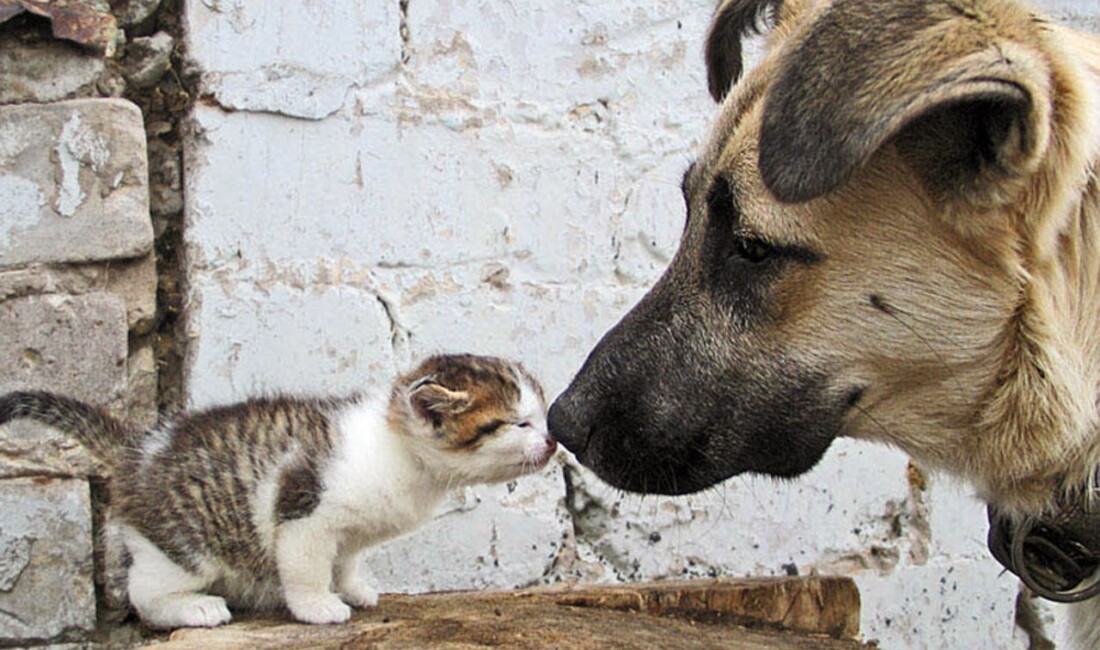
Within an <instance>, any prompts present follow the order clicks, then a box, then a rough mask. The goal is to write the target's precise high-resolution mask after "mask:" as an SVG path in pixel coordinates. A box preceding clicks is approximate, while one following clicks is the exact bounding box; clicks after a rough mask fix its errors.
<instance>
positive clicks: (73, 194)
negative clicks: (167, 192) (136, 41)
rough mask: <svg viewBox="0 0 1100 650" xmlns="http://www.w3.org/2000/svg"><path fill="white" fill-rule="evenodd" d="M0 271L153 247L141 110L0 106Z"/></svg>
mask: <svg viewBox="0 0 1100 650" xmlns="http://www.w3.org/2000/svg"><path fill="white" fill-rule="evenodd" d="M0 214H3V215H4V220H3V221H2V222H0V266H13V265H18V264H29V263H59V262H66V263H68V262H88V261H94V260H107V259H117V258H132V257H140V256H143V255H146V254H147V253H149V252H150V251H152V248H153V227H152V223H151V220H150V218H149V192H148V166H147V163H146V151H145V127H144V124H143V121H142V117H141V111H140V110H139V109H138V108H137V107H136V106H135V105H133V104H131V103H130V102H127V101H124V100H119V99H79V100H72V101H66V102H58V103H55V104H17V105H13V106H0Z"/></svg>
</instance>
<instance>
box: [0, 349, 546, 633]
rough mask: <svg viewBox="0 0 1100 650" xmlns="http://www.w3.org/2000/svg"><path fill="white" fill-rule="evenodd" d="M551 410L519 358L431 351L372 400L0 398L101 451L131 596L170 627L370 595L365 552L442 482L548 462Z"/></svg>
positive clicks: (321, 607) (415, 521)
mask: <svg viewBox="0 0 1100 650" xmlns="http://www.w3.org/2000/svg"><path fill="white" fill-rule="evenodd" d="M545 408H546V404H545V397H544V396H543V393H542V389H541V387H540V386H539V383H538V382H537V381H536V380H535V378H534V377H533V376H531V374H530V373H528V372H527V371H526V370H525V369H524V368H523V367H522V366H521V365H519V364H516V363H512V362H509V361H506V360H503V359H498V358H494V357H478V356H472V355H440V356H435V357H431V358H429V359H427V360H425V361H424V362H423V363H422V364H421V365H420V366H419V367H418V368H416V369H415V370H413V371H412V372H410V373H407V374H405V375H403V376H402V377H400V378H398V379H397V381H396V382H395V383H394V385H393V387H392V389H391V390H389V391H387V392H385V393H383V394H381V395H379V396H377V397H376V398H374V399H367V398H363V397H361V396H351V397H346V398H329V399H310V398H298V397H286V396H280V397H264V398H255V399H251V400H248V401H245V402H241V403H238V404H233V405H229V406H222V407H216V408H211V409H208V410H204V411H200V412H196V413H193V414H190V415H187V416H183V417H181V418H178V419H177V420H175V421H173V422H171V423H168V424H166V425H163V426H161V427H159V428H157V429H154V430H153V431H150V432H148V433H145V432H143V431H141V430H140V429H137V428H134V427H130V426H128V425H126V424H124V423H122V422H119V421H118V420H115V419H114V418H112V417H111V416H110V415H108V414H107V413H106V411H104V410H102V409H97V408H94V407H91V406H89V405H86V404H84V403H81V402H78V401H76V400H72V399H69V398H67V397H62V396H59V395H55V394H52V393H45V392H19V393H11V394H8V395H5V396H4V397H0V424H4V423H6V422H8V421H10V420H13V419H16V418H29V419H33V420H37V421H40V422H43V423H46V424H48V425H51V426H53V427H56V428H58V429H61V430H63V431H66V432H69V433H71V434H72V435H74V436H75V437H77V438H78V439H79V440H80V441H81V442H82V443H83V444H84V445H86V446H87V447H88V448H89V450H90V451H91V452H92V453H94V454H96V455H97V456H99V457H100V458H102V459H103V460H104V461H106V462H107V463H108V465H109V466H110V467H111V468H112V475H113V478H112V487H111V495H112V497H111V498H112V511H113V513H114V514H113V517H114V519H115V522H116V523H118V524H120V525H122V526H123V528H124V533H125V539H126V545H127V549H128V550H129V552H130V554H131V556H132V557H133V565H132V567H131V569H130V576H129V590H130V600H131V602H132V604H133V605H134V607H135V609H136V610H137V612H138V614H139V615H140V616H141V617H142V619H143V620H144V621H145V622H146V623H147V624H149V625H151V626H154V627H164V628H171V627H180V626H212V625H219V624H222V623H225V622H227V621H229V619H230V613H229V609H228V607H227V604H226V601H227V600H228V602H229V604H231V605H233V606H243V607H252V608H264V607H271V606H277V605H279V604H283V603H285V604H286V605H287V606H288V607H289V609H290V611H291V613H292V615H293V616H294V617H295V618H297V619H299V620H302V621H306V622H310V623H337V622H342V621H345V620H347V618H348V617H349V616H350V611H351V610H350V608H349V607H348V605H351V606H356V607H366V606H371V605H374V604H375V603H376V602H377V599H378V596H377V594H376V593H375V592H374V591H373V590H372V589H371V588H370V587H369V585H366V584H364V583H363V582H362V581H361V580H360V579H359V576H358V575H357V571H356V567H357V566H358V564H357V558H358V555H359V551H360V550H362V549H363V548H365V547H367V546H370V545H373V544H376V543H378V542H380V541H382V540H385V539H388V538H390V537H393V536H395V535H399V534H401V533H404V532H407V531H409V530H411V529H412V528H414V527H416V526H417V525H419V524H420V523H422V522H423V521H425V520H426V519H427V518H428V517H430V516H431V514H432V512H433V511H434V508H435V506H436V505H437V504H438V503H439V501H440V500H441V499H442V497H443V496H444V494H445V493H446V491H447V490H448V489H449V488H451V487H456V486H461V485H470V484H475V483H488V482H498V481H505V480H510V479H512V478H515V477H517V476H520V475H522V474H525V473H528V472H531V471H534V470H537V469H539V468H541V467H543V466H544V465H545V464H546V463H547V462H548V461H549V459H550V457H551V456H552V455H553V453H554V450H555V447H556V445H555V443H554V442H553V440H551V439H550V437H549V436H548V435H547V433H546V420H545V415H544V414H545ZM333 585H335V587H336V591H335V592H334V591H333Z"/></svg>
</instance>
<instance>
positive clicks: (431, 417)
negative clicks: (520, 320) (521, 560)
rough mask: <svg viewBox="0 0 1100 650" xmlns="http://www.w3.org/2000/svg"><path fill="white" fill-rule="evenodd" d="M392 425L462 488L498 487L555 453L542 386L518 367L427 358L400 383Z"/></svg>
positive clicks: (461, 357)
mask: <svg viewBox="0 0 1100 650" xmlns="http://www.w3.org/2000/svg"><path fill="white" fill-rule="evenodd" d="M390 419H391V422H393V423H394V424H397V425H399V426H400V428H402V429H404V430H405V431H407V432H408V433H409V434H410V435H412V436H413V437H415V438H416V439H417V440H419V441H421V442H423V443H424V444H425V445H426V446H427V447H428V448H430V449H431V450H433V451H435V452H437V453H433V454H431V456H430V458H431V459H432V462H438V463H441V464H442V465H443V467H440V468H439V469H442V470H444V471H446V472H448V473H450V475H451V476H454V477H455V478H456V479H458V480H461V481H462V482H466V483H495V482H499V481H507V480H510V479H513V478H516V477H517V476H521V475H523V474H527V473H530V472H534V471H536V470H539V469H542V468H543V467H544V466H545V465H546V463H547V462H549V460H550V458H551V457H553V455H554V452H555V451H556V450H557V443H556V442H555V441H554V439H553V438H551V437H550V434H549V433H548V432H547V428H546V398H545V396H544V395H543V392H542V386H540V385H539V382H538V381H537V380H536V379H535V378H534V377H533V376H532V375H531V373H529V372H528V371H527V370H526V369H525V368H524V367H523V366H522V365H520V364H518V363H514V362H510V361H507V360H505V359H498V358H496V357H482V356H473V355H467V354H447V355H438V356H434V357H430V358H428V359H426V360H425V361H424V362H423V363H421V364H420V366H419V367H417V368H416V369H415V370H413V371H412V372H410V373H408V374H406V375H404V376H403V377H401V378H400V379H398V381H397V384H396V385H395V386H394V391H393V397H392V399H391V401H390Z"/></svg>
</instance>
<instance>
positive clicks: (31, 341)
mask: <svg viewBox="0 0 1100 650" xmlns="http://www.w3.org/2000/svg"><path fill="white" fill-rule="evenodd" d="M127 345H128V343H127V327H126V305H125V303H124V302H123V301H122V299H120V298H118V297H117V296H112V295H110V294H105V293H89V294H85V295H80V296H61V295H45V296H29V297H26V298H17V299H13V300H7V301H4V302H0V368H4V372H3V373H2V374H0V392H7V391H10V390H15V389H26V388H40V389H47V390H52V391H57V392H61V393H65V394H68V395H71V396H72V397H75V398H77V399H82V400H85V401H88V402H93V403H96V404H103V405H111V404H114V403H115V402H116V401H118V400H119V399H120V398H121V396H122V394H123V392H124V389H125V387H126V359H127V353H128V349H127Z"/></svg>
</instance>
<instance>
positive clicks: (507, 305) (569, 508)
mask: <svg viewBox="0 0 1100 650" xmlns="http://www.w3.org/2000/svg"><path fill="white" fill-rule="evenodd" d="M1090 2H1091V0H1048V1H1047V2H1045V3H1044V4H1045V6H1046V7H1047V8H1048V9H1050V10H1051V11H1052V12H1053V13H1054V15H1055V17H1056V18H1058V19H1061V20H1068V21H1072V22H1075V23H1077V24H1079V25H1082V26H1085V27H1088V26H1089V25H1094V24H1095V20H1096V10H1095V7H1093V6H1091V4H1090ZM711 6H712V2H711V1H710V0H695V1H693V2H689V3H672V2H668V1H667V0H642V1H641V2H638V3H632V4H629V5H623V4H615V3H606V2H594V1H592V0H581V1H579V2H575V1H571V0H570V1H567V0H550V1H549V2H543V3H537V5H536V6H531V5H530V4H529V3H519V2H516V1H514V0H493V1H489V0H436V1H433V2H422V1H418V0H390V1H389V2H367V1H365V0H364V1H355V0H341V1H338V2H328V3H300V4H296V5H293V6H290V5H287V6H279V8H278V9H274V8H272V5H271V4H270V3H267V2H263V1H262V0H187V1H186V2H185V8H186V12H185V14H186V16H187V23H186V28H187V34H188V35H187V39H188V41H187V43H188V51H189V53H190V55H191V57H192V60H193V63H194V66H195V69H194V72H195V73H196V74H197V75H199V78H200V80H201V83H200V86H201V89H200V93H201V101H200V102H199V103H198V104H197V105H196V106H195V108H194V111H193V114H192V118H193V119H192V124H191V127H192V130H191V134H190V136H189V140H188V143H187V152H186V163H185V172H186V173H185V178H186V188H185V189H186V192H185V194H186V210H185V220H186V228H185V245H186V254H187V260H188V264H187V269H188V277H187V286H188V293H187V296H186V302H187V322H186V338H187V340H188V341H189V347H188V359H187V396H188V400H189V401H190V403H191V404H192V405H196V406H201V405H207V404H211V403H214V402H220V401H225V400H229V399H235V398H239V397H241V396H243V395H245V394H249V393H254V392H256V391H264V390H291V391H303V392H311V393H314V392H328V391H335V392H340V391H347V390H355V389H361V388H364V387H371V386H378V385H382V384H385V383H387V382H388V381H389V379H390V377H392V375H393V374H394V373H395V372H397V371H398V370H400V369H403V368H404V367H406V366H407V365H409V364H410V363H412V361H413V360H414V359H416V358H418V357H420V356H422V355H424V354H428V353H433V352H437V351H456V350H461V351H474V352H481V353H489V354H499V355H507V356H513V357H517V358H520V359H522V360H523V361H524V362H525V363H526V364H528V365H529V366H530V367H531V368H532V369H533V370H534V371H535V372H536V373H537V374H538V375H539V376H540V377H541V378H542V379H543V380H544V382H545V384H546V387H547V390H548V392H549V393H551V394H555V393H556V392H558V391H560V390H561V389H562V388H564V386H565V385H566V383H567V382H568V380H569V377H570V376H571V374H572V373H573V372H574V371H575V370H576V368H577V367H578V366H579V365H580V363H581V362H582V361H583V359H584V357H585V355H586V354H587V352H588V350H590V349H591V347H592V346H593V345H594V344H595V343H596V341H597V340H598V339H599V337H600V335H602V333H603V332H604V331H606V329H607V328H609V327H610V326H611V325H612V324H614V322H615V321H616V320H617V319H618V318H619V317H620V316H621V315H622V314H624V313H625V312H626V311H627V309H629V307H630V306H631V305H632V304H633V303H634V302H635V301H636V300H637V299H638V298H639V297H641V295H643V294H644V292H645V291H646V289H647V288H648V287H649V286H650V285H651V284H652V282H653V281H654V280H655V279H656V278H657V277H658V275H659V274H660V272H661V271H662V269H663V268H664V266H665V265H666V264H667V263H668V261H669V259H670V258H671V256H672V254H673V252H674V250H675V247H676V243H677V238H678V237H679V234H680V231H681V228H682V219H683V208H682V199H681V197H680V191H679V188H678V181H679V178H680V174H681V172H682V170H683V168H684V167H685V166H686V165H687V163H688V162H689V161H690V159H691V158H692V156H693V152H694V150H695V148H696V146H697V145H698V144H699V142H700V141H701V139H702V137H703V135H704V132H705V129H706V128H707V125H708V124H709V122H710V120H711V118H712V117H713V115H714V112H715V109H714V106H713V104H712V103H711V102H710V100H709V98H708V97H707V94H706V89H705V80H704V76H705V75H704V71H703V68H702V60H701V59H702V56H701V53H702V43H703V37H704V34H705V31H706V27H707V23H708V19H709V15H710V11H711ZM984 537H985V514H984V510H983V508H982V506H981V505H980V504H978V503H977V502H976V501H974V500H973V499H971V498H970V497H969V496H968V495H967V493H966V491H965V489H963V488H960V487H959V486H955V485H952V484H950V483H949V482H946V481H943V480H940V479H938V478H934V477H933V478H928V477H924V476H923V475H922V474H921V473H920V471H919V470H918V469H916V468H914V467H911V466H910V464H909V463H908V461H907V459H906V458H905V457H904V456H902V455H901V454H898V453H896V452H893V451H890V450H887V449H883V448H878V447H871V446H867V445H861V444H855V443H850V442H845V441H841V442H840V443H838V444H837V445H835V447H834V449H833V450H832V451H831V452H830V453H829V455H828V457H827V458H826V459H825V461H824V462H823V463H822V464H821V466H820V467H818V468H817V469H815V470H814V471H813V472H812V473H811V474H810V475H809V476H807V477H805V478H804V479H802V480H800V481H796V482H790V483H779V482H773V481H769V480H764V479H758V478H740V479H735V480H733V481H730V482H728V483H727V484H726V485H724V486H722V487H720V488H716V489H713V490H710V491H708V492H705V493H702V494H700V495H695V496H692V497H687V498H679V499H671V498H653V497H647V498H644V499H642V498H638V497H631V496H626V495H623V494H621V493H618V492H615V491H613V490H609V489H608V488H606V486H603V485H602V484H600V483H599V482H598V481H597V480H596V479H594V478H593V477H592V476H591V475H589V474H587V473H586V472H585V471H584V470H583V469H580V468H577V467H574V466H572V465H566V464H558V465H554V466H552V467H551V468H550V469H548V470H547V471H546V472H544V473H543V474H541V475H539V476H535V477H528V478H525V479H523V480H520V481H518V482H516V483H515V484H511V485H507V486H499V487H495V488H474V489H468V490H464V491H462V492H460V493H458V494H456V495H454V496H453V498H452V499H451V500H450V502H449V503H448V505H447V507H446V508H445V510H444V512H443V513H442V514H441V515H440V516H439V517H438V518H437V519H436V520H435V521H434V522H433V523H431V524H430V525H429V526H428V527H426V528H425V529H424V530H423V531H421V532H419V533H418V534H415V535H413V536H410V537H408V538H405V539H402V540H398V541H395V542H392V543H390V544H388V545H387V546H385V547H384V548H382V549H380V550H379V552H378V553H376V554H375V555H374V557H373V558H372V560H371V561H370V568H371V570H372V571H373V572H374V574H375V575H376V577H377V578H378V581H379V582H380V585H381V587H382V588H383V590H396V591H423V590H431V589H449V588H478V587H513V586H522V585H529V584H539V583H548V582H558V581H575V580H580V581H621V580H640V579H657V578H664V577H681V576H727V575H733V576H742V575H761V574H763V575H779V574H793V573H808V572H820V573H845V574H849V573H850V574H852V575H854V576H855V577H856V579H857V581H858V582H859V585H860V587H861V590H862V592H863V602H864V614H863V619H864V620H863V629H864V632H865V634H866V636H868V637H869V638H880V639H881V640H882V641H883V644H884V647H906V648H943V647H967V648H983V647H986V648H994V647H995V648H1005V647H1023V645H1022V644H1024V641H1023V638H1024V637H1023V635H1021V634H1016V633H1014V631H1013V625H1012V620H1013V616H1014V613H1015V599H1016V592H1017V584H1016V581H1015V580H1014V579H1013V578H1012V577H1011V576H1008V575H1002V574H1001V572H1000V570H999V569H998V567H997V565H996V564H995V563H994V562H992V561H991V560H989V559H988V558H987V556H986V551H985V546H984Z"/></svg>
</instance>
